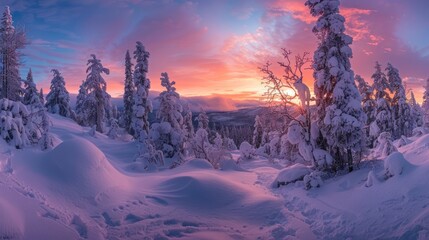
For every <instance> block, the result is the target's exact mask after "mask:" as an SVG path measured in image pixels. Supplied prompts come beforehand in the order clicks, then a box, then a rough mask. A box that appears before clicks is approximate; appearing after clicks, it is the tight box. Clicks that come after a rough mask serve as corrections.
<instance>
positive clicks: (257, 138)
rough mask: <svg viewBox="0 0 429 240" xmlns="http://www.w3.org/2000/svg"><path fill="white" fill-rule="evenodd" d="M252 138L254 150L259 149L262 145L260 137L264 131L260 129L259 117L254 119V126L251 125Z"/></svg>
mask: <svg viewBox="0 0 429 240" xmlns="http://www.w3.org/2000/svg"><path fill="white" fill-rule="evenodd" d="M253 127H254V130H253V138H252V143H253V146H254V147H255V148H259V147H260V146H261V144H262V136H263V134H264V129H263V127H262V121H261V118H260V117H259V115H256V117H255V124H254V125H253Z"/></svg>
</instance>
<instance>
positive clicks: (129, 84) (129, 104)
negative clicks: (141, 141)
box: [122, 50, 135, 134]
mask: <svg viewBox="0 0 429 240" xmlns="http://www.w3.org/2000/svg"><path fill="white" fill-rule="evenodd" d="M132 66H133V64H132V63H131V57H130V52H129V51H128V50H127V53H126V54H125V82H124V115H123V118H122V119H123V120H122V124H123V126H124V128H125V129H126V130H127V132H128V133H130V134H133V130H132V128H131V118H132V115H133V104H134V100H133V98H134V91H135V87H134V82H133V73H132V70H131V68H132Z"/></svg>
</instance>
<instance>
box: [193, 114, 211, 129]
mask: <svg viewBox="0 0 429 240" xmlns="http://www.w3.org/2000/svg"><path fill="white" fill-rule="evenodd" d="M196 120H197V122H198V128H202V129H204V130H206V131H207V132H209V131H210V129H209V116H207V113H206V111H204V109H201V112H200V114H198V117H197V119H196Z"/></svg>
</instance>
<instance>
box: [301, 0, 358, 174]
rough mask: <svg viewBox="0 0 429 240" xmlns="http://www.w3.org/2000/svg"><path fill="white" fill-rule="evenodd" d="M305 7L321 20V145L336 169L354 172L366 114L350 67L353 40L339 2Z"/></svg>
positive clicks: (312, 1) (315, 0) (315, 1)
mask: <svg viewBox="0 0 429 240" xmlns="http://www.w3.org/2000/svg"><path fill="white" fill-rule="evenodd" d="M305 5H307V6H308V7H309V9H310V13H311V15H313V16H314V17H318V20H317V22H316V26H314V28H313V33H314V34H315V35H316V36H317V38H318V40H319V46H318V48H317V50H316V51H315V52H314V63H313V68H314V78H315V80H316V81H315V84H314V92H315V95H316V107H317V114H318V116H317V118H318V119H319V121H318V127H319V129H320V132H321V139H319V142H318V143H319V146H320V147H321V148H322V149H324V150H327V151H328V152H329V153H330V154H331V155H332V156H333V157H334V159H335V165H334V170H335V169H342V168H344V167H346V166H347V167H348V169H349V171H351V170H353V161H354V160H360V157H361V153H362V151H363V150H364V148H365V143H364V131H363V125H364V122H365V114H364V112H363V110H362V106H361V96H360V94H359V92H358V90H357V88H356V84H355V81H354V73H353V71H352V70H351V65H350V58H351V57H352V49H351V48H350V46H349V45H350V44H351V43H352V41H353V39H352V38H351V37H350V36H348V35H347V34H345V27H344V21H345V19H344V17H343V16H342V15H340V13H339V5H340V2H339V0H307V1H306V3H305Z"/></svg>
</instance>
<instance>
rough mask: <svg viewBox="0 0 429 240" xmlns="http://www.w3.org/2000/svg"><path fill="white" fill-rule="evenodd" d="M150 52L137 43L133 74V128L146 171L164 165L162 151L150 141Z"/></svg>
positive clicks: (139, 159)
mask: <svg viewBox="0 0 429 240" xmlns="http://www.w3.org/2000/svg"><path fill="white" fill-rule="evenodd" d="M148 58H149V52H147V51H146V50H145V47H144V46H143V44H142V43H141V42H137V44H136V50H135V51H134V59H135V60H136V65H135V68H134V73H133V80H134V85H135V87H136V91H135V93H134V105H133V116H132V119H131V127H132V128H133V130H134V138H135V139H137V141H138V142H139V145H138V146H139V157H138V159H137V160H138V161H139V162H141V163H142V164H143V167H144V169H145V170H151V169H154V168H156V167H157V166H159V165H164V156H163V155H162V151H159V150H156V149H155V147H154V146H153V145H152V142H151V141H150V139H149V121H148V117H149V113H150V112H152V102H151V101H150V99H149V89H150V80H149V79H148V78H147V77H146V74H147V73H148V70H149V63H148Z"/></svg>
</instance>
